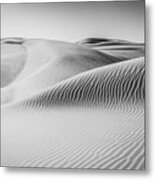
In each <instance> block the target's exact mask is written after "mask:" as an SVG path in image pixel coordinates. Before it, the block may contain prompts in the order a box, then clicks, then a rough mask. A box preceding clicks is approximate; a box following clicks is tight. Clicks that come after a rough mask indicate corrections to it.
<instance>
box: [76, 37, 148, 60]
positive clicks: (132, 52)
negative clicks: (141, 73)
mask: <svg viewBox="0 0 155 180" xmlns="http://www.w3.org/2000/svg"><path fill="white" fill-rule="evenodd" d="M77 44H79V45H82V46H85V47H89V48H92V49H97V50H99V51H100V52H103V53H106V54H109V55H112V56H114V57H117V58H118V59H119V60H127V59H132V58H138V57H143V56H144V47H145V45H144V44H143V43H134V42H130V41H126V40H118V39H106V38H104V39H101V38H87V39H84V40H81V41H79V42H77Z"/></svg>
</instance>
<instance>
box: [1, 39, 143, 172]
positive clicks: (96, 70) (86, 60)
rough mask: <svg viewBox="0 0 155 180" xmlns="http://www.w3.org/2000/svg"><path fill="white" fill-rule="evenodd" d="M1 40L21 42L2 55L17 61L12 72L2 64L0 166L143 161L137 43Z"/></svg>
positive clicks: (130, 166)
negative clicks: (3, 74)
mask: <svg viewBox="0 0 155 180" xmlns="http://www.w3.org/2000/svg"><path fill="white" fill-rule="evenodd" d="M1 46H3V47H4V46H5V49H4V50H7V51H8V49H7V47H12V46H13V47H15V46H18V48H22V50H23V51H22V53H23V54H22V56H20V54H18V53H17V52H16V53H17V54H16V53H14V52H13V50H12V48H11V53H12V52H13V55H14V57H15V58H13V57H12V55H11V54H10V56H5V55H6V54H5V51H4V57H5V58H3V59H2V61H5V62H3V63H4V64H6V62H9V60H10V59H11V61H14V62H16V63H17V64H18V61H19V60H22V62H23V63H22V65H21V67H19V69H18V71H17V72H14V71H12V72H13V73H14V74H15V75H14V78H12V76H10V73H9V74H7V73H6V71H5V70H6V66H3V68H4V69H2V71H3V72H5V78H6V79H7V83H6V82H5V79H4V78H3V87H1V88H2V89H1V91H2V100H1V106H2V107H1V110H2V118H1V119H2V120H1V127H2V128H1V130H2V132H1V135H2V137H1V145H2V146H1V165H2V166H11V167H13V166H14V167H52V168H84V169H121V170H144V169H145V126H144V125H145V119H144V117H145V116H144V114H145V112H144V104H145V59H144V44H138V43H134V42H128V41H124V40H114V39H101V38H100V39H99V38H88V39H84V40H82V41H79V42H76V43H68V42H59V41H52V40H41V39H40V40H39V39H38V40H37V39H22V38H5V39H2V40H1ZM16 57H17V58H18V57H20V59H19V58H18V61H17V59H16ZM9 65H10V64H8V63H7V68H13V66H12V65H10V66H9ZM13 73H12V74H13ZM7 75H8V76H7ZM8 79H9V80H8ZM5 85H6V86H5Z"/></svg>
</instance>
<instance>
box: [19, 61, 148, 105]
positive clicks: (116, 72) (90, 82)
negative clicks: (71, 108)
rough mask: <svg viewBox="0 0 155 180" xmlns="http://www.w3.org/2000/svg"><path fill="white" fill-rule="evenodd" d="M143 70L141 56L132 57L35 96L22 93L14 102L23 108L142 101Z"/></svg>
mask: <svg viewBox="0 0 155 180" xmlns="http://www.w3.org/2000/svg"><path fill="white" fill-rule="evenodd" d="M144 73H145V72H144V58H138V59H133V60H131V61H126V62H121V63H117V64H113V65H109V66H104V67H100V68H96V69H93V70H90V71H87V72H84V73H81V74H79V75H77V76H74V77H72V78H69V79H67V80H65V81H63V82H61V83H58V84H56V85H54V86H53V87H50V88H48V89H47V90H44V91H42V92H41V93H39V94H38V95H35V96H34V97H33V96H31V97H30V98H27V99H26V97H27V96H25V97H24V98H23V97H22V98H21V100H20V98H19V100H18V97H17V100H16V101H17V102H16V103H17V104H18V106H23V107H24V108H26V107H30V108H32V107H46V108H47V107H50V106H54V105H82V104H85V105H86V106H89V105H94V104H95V105H99V104H101V105H104V106H109V105H114V106H116V105H117V104H119V103H120V104H121V103H124V102H125V103H131V104H135V103H138V102H144V99H145V92H144V91H145V84H144V80H145V79H144V75H145V74H144ZM23 91H24V89H23ZM17 94H19V93H17ZM23 94H25V92H24V93H23ZM24 99H26V100H24ZM18 101H19V102H18Z"/></svg>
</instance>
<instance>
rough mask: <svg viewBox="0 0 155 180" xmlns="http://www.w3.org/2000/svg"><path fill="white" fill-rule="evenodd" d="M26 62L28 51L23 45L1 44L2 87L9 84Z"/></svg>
mask: <svg viewBox="0 0 155 180" xmlns="http://www.w3.org/2000/svg"><path fill="white" fill-rule="evenodd" d="M25 62H26V51H25V49H24V47H23V46H21V45H15V44H14V45H12V44H11V45H9V44H3V45H1V87H5V86H7V85H9V84H10V83H11V82H13V80H14V79H15V78H16V77H17V75H18V74H19V73H20V72H21V70H22V69H23V67H24V64H25Z"/></svg>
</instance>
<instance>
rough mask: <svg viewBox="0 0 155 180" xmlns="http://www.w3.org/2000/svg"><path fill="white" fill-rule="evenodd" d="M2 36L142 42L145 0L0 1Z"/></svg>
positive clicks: (73, 40)
mask: <svg viewBox="0 0 155 180" xmlns="http://www.w3.org/2000/svg"><path fill="white" fill-rule="evenodd" d="M1 37H2V38H4V37H24V38H41V39H56V40H62V41H70V42H76V41H79V40H82V39H84V38H88V37H99V38H115V39H124V40H130V41H135V42H144V1H141V0H140V1H122V2H121V1H109V2H107V1H105V2H104V1H103V2H73V3H72V2H68V3H22V4H2V5H1Z"/></svg>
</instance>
